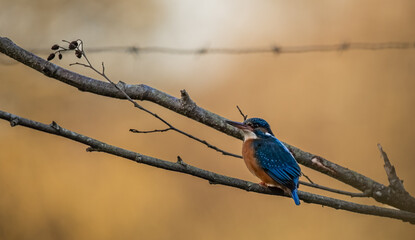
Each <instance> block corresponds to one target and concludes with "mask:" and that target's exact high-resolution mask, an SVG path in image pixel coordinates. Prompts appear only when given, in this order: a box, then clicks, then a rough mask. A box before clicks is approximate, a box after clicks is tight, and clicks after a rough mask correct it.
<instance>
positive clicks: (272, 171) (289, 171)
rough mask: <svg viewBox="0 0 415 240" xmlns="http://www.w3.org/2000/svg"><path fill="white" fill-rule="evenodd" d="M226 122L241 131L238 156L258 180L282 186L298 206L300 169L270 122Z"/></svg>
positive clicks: (251, 119) (254, 119)
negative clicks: (273, 130)
mask: <svg viewBox="0 0 415 240" xmlns="http://www.w3.org/2000/svg"><path fill="white" fill-rule="evenodd" d="M226 122H227V123H228V124H230V125H232V126H234V127H236V128H239V129H241V130H242V131H243V134H244V142H243V145H242V157H243V159H244V161H245V164H246V166H247V168H248V169H249V171H250V172H251V173H252V174H253V175H255V176H256V177H258V178H259V179H260V180H261V181H262V182H261V183H260V184H261V185H263V186H268V187H278V188H280V189H282V190H283V191H284V192H286V193H287V194H288V195H291V197H292V198H293V199H294V202H295V204H296V205H300V199H299V197H298V192H297V189H298V179H299V177H300V175H301V168H300V166H299V165H298V163H297V161H296V160H295V158H294V156H293V155H292V153H291V152H290V151H289V150H288V148H287V147H286V146H285V145H284V144H283V143H282V142H281V141H280V140H278V139H277V138H276V137H275V136H274V134H273V132H272V131H271V127H270V125H269V124H268V123H267V122H266V121H265V120H264V119H261V118H249V119H246V120H245V121H244V122H242V123H241V122H234V121H226Z"/></svg>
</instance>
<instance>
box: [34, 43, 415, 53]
mask: <svg viewBox="0 0 415 240" xmlns="http://www.w3.org/2000/svg"><path fill="white" fill-rule="evenodd" d="M411 48H415V42H381V43H369V42H344V43H339V44H327V45H301V46H279V45H274V46H270V47H250V48H214V47H212V48H210V47H202V48H174V47H163V46H147V47H140V46H112V47H111V46H110V47H95V48H94V47H91V48H89V52H90V53H93V52H94V53H99V52H125V53H131V54H144V53H146V54H151V53H161V54H175V55H203V54H233V55H235V54H261V53H274V54H287V53H308V52H333V51H346V50H386V49H411ZM32 51H33V52H34V53H49V52H50V50H49V49H33V50H32Z"/></svg>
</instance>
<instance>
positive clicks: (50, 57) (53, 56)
mask: <svg viewBox="0 0 415 240" xmlns="http://www.w3.org/2000/svg"><path fill="white" fill-rule="evenodd" d="M54 58H55V54H54V53H51V54H50V55H49V57H48V61H50V60H52V59H54Z"/></svg>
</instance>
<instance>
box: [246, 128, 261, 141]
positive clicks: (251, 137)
mask: <svg viewBox="0 0 415 240" xmlns="http://www.w3.org/2000/svg"><path fill="white" fill-rule="evenodd" d="M257 138H258V137H257V136H256V134H255V133H253V132H251V131H248V130H245V131H244V141H246V140H248V139H257Z"/></svg>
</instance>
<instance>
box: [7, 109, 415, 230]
mask: <svg viewBox="0 0 415 240" xmlns="http://www.w3.org/2000/svg"><path fill="white" fill-rule="evenodd" d="M0 118H1V119H4V120H7V121H14V126H17V125H20V126H25V127H28V128H32V129H36V130H39V131H43V132H46V133H50V134H54V135H58V136H62V137H64V138H67V139H71V140H73V141H76V142H79V143H83V144H85V145H88V146H90V148H88V149H94V151H96V150H98V151H101V152H105V153H109V154H112V155H116V156H119V157H123V158H126V159H129V160H132V161H135V162H137V163H142V164H147V165H150V166H154V167H158V168H162V169H165V170H169V171H176V172H181V173H184V174H188V175H192V176H195V177H197V178H201V179H205V180H208V181H209V182H210V183H214V184H220V185H225V186H229V187H234V188H239V189H244V190H246V191H250V192H257V193H261V194H269V195H278V196H285V197H289V196H287V195H284V192H283V191H281V190H279V189H274V188H268V187H263V186H261V185H259V184H255V183H252V182H248V181H244V180H241V179H237V178H232V177H227V176H224V175H220V174H217V173H214V172H210V171H207V170H204V169H200V168H197V167H194V166H191V165H189V164H187V163H184V162H183V160H182V159H181V158H180V156H178V157H177V162H175V163H174V162H169V161H165V160H161V159H157V158H153V157H150V156H146V155H143V154H140V153H136V152H132V151H129V150H126V149H123V148H119V147H116V146H112V145H109V144H106V143H104V142H101V141H99V140H96V139H93V138H90V137H87V136H85V135H82V134H79V133H76V132H73V131H70V130H67V129H65V128H63V127H61V126H59V125H58V124H56V123H55V122H53V123H52V124H50V125H47V124H43V123H40V122H36V121H33V120H29V119H26V118H22V117H19V116H16V115H13V114H10V113H7V112H4V111H1V110H0ZM298 195H299V197H300V199H302V200H303V201H304V202H306V203H313V204H319V205H323V206H328V207H331V208H335V209H341V210H347V211H351V212H356V213H363V214H368V215H374V216H381V217H388V218H394V219H399V220H402V221H404V222H410V223H411V224H415V213H411V212H407V211H403V210H396V209H389V208H382V207H377V206H368V205H362V204H357V203H352V202H348V201H343V200H339V199H334V198H329V197H324V196H320V195H317V194H312V193H308V192H303V191H299V192H298Z"/></svg>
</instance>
